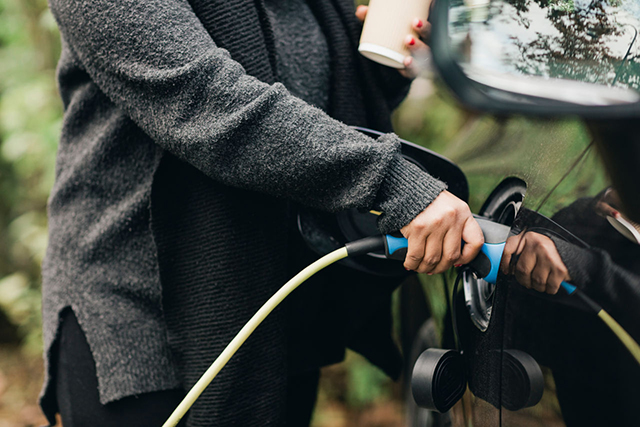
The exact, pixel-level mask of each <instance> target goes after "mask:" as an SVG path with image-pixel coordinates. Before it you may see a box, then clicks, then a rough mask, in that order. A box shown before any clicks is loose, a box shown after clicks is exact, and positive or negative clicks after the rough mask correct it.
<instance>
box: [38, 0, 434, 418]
mask: <svg viewBox="0 0 640 427" xmlns="http://www.w3.org/2000/svg"><path fill="white" fill-rule="evenodd" d="M198 3H199V2H197V1H193V2H191V4H190V3H187V2H185V1H183V0H162V1H161V0H145V1H130V0H116V1H106V0H93V1H80V0H52V1H51V9H52V11H53V13H54V16H55V18H56V20H57V22H58V24H59V27H60V30H61V34H62V39H63V51H62V56H61V58H60V63H59V69H58V79H59V85H60V92H61V96H62V99H63V103H64V107H65V120H64V124H63V130H62V135H61V140H60V146H59V152H58V157H57V164H56V182H55V185H54V188H53V190H52V194H51V197H50V202H49V225H50V240H49V247H48V248H47V254H46V258H45V262H44V264H43V330H44V339H45V355H46V356H47V358H46V360H47V366H48V356H49V355H50V351H51V349H52V344H53V343H54V342H55V337H56V332H57V327H58V316H59V314H60V312H61V310H62V309H64V308H65V307H71V308H72V309H73V311H74V313H75V314H76V316H77V318H78V322H79V324H80V325H81V327H82V329H83V331H84V332H85V334H86V337H87V341H88V343H89V346H90V347H91V350H92V353H93V356H94V359H95V362H96V370H97V373H98V383H99V392H100V398H101V401H102V402H103V403H107V402H111V401H114V400H117V399H119V398H122V397H124V396H130V395H135V394H140V393H145V392H150V391H156V390H162V389H170V388H177V387H184V388H188V387H190V385H191V384H192V383H193V382H194V378H196V376H197V374H196V373H197V372H200V373H201V372H202V369H201V367H202V366H201V365H204V364H205V363H207V362H210V361H211V360H212V358H213V357H214V356H215V354H217V352H218V351H219V349H220V348H221V346H223V345H224V344H226V342H228V339H229V337H230V336H232V335H233V333H235V332H236V331H237V329H239V326H241V324H242V323H243V322H244V321H246V320H248V316H250V314H252V313H253V312H254V311H255V309H256V308H257V307H259V306H260V304H261V303H262V302H264V300H266V298H268V296H270V295H271V294H272V293H273V292H275V290H276V289H277V288H278V287H279V286H280V285H281V284H282V283H283V281H284V280H285V279H286V275H287V273H288V272H287V263H286V256H285V254H286V252H287V245H288V239H289V237H288V236H289V235H288V233H287V221H288V220H289V216H288V215H289V212H290V211H289V207H288V202H287V201H295V202H297V203H300V204H303V205H305V206H310V207H315V208H318V209H322V210H325V211H333V212H335V211H340V210H344V209H349V208H360V209H371V208H373V207H377V208H379V209H382V210H383V215H382V216H381V220H380V227H381V229H382V230H383V231H390V230H393V229H398V228H400V227H402V226H404V225H406V223H408V221H410V219H411V218H413V217H415V216H416V215H417V214H418V213H419V212H420V211H422V210H423V209H424V208H425V207H426V206H427V205H428V204H429V203H430V202H431V201H432V200H433V199H434V198H435V197H436V196H437V195H438V194H439V193H440V191H442V190H443V189H444V188H445V185H444V184H443V183H441V182H439V181H437V180H435V179H434V178H432V177H431V176H429V175H428V174H426V173H423V172H421V171H418V170H417V168H416V167H414V166H412V165H411V164H410V163H408V162H406V161H404V160H402V159H401V157H400V155H399V141H398V139H397V137H395V136H394V135H391V134H389V135H386V136H383V137H381V138H380V139H379V140H377V141H373V140H371V139H369V138H367V137H365V136H363V135H361V134H359V133H357V132H355V131H353V130H351V129H350V128H348V127H347V126H345V124H344V123H342V122H340V121H338V120H335V119H334V118H332V117H330V116H329V115H327V114H326V113H325V112H323V111H322V110H320V109H318V108H315V107H312V106H310V105H309V104H308V103H306V102H304V101H303V100H301V99H300V98H298V97H295V96H293V95H291V94H290V93H289V91H288V90H287V89H286V88H285V87H284V86H283V85H282V84H280V83H275V81H277V79H278V77H277V76H278V73H277V68H278V67H280V68H282V67H286V64H282V65H278V66H276V63H277V61H278V60H277V59H276V57H277V53H276V50H275V46H276V43H275V38H274V34H277V31H273V29H272V28H271V25H270V23H269V22H266V21H265V19H266V16H267V15H268V12H267V9H266V8H265V5H264V4H263V3H262V2H259V1H258V2H253V1H247V0H245V1H242V0H224V1H222V0H220V1H210V2H200V3H202V5H201V6H202V7H198ZM348 3H350V2H336V1H326V2H324V1H318V2H312V3H311V4H310V7H311V10H312V11H313V13H314V16H315V17H316V18H317V20H318V23H319V25H320V27H321V28H322V31H323V33H324V34H325V36H326V37H327V43H328V49H329V52H330V55H331V58H332V61H331V64H330V65H331V76H330V90H329V99H328V112H329V113H330V114H331V115H332V116H334V117H337V118H339V119H340V120H342V121H343V122H345V123H348V124H358V125H369V126H371V127H378V128H383V130H388V125H389V117H388V113H389V111H390V109H391V108H392V107H393V106H394V104H395V103H396V102H397V100H398V93H400V92H403V89H404V88H403V86H402V84H401V83H400V82H399V81H398V79H395V80H394V79H393V78H391V80H389V78H390V77H389V75H388V74H385V71H384V70H380V69H379V67H377V66H374V65H372V64H369V65H367V64H366V63H365V62H363V60H362V59H360V58H357V57H356V54H355V49H354V44H355V43H356V42H355V41H354V40H353V34H354V31H355V30H354V29H356V28H357V21H356V20H355V18H354V17H353V4H348ZM354 21H355V22H354ZM345 22H346V23H347V24H345ZM205 24H206V25H205ZM216 24H220V25H218V26H217V27H216ZM261 28H262V29H264V31H260V29H261ZM243 37H244V38H243ZM223 48H224V49H223ZM337 51H340V52H342V53H341V54H340V55H337V56H338V57H337V58H336V57H334V53H335V52H337ZM280 58H282V56H281V57H280ZM355 58H357V59H355ZM363 64H365V65H363ZM360 72H362V75H363V77H362V79H363V80H362V81H360V80H357V79H356V77H354V76H358V75H359V74H358V73H360ZM354 81H355V82H356V84H355V85H354V84H353V82H354ZM363 81H365V83H363ZM383 81H386V82H388V81H393V82H394V84H389V85H388V86H387V87H385V88H384V89H380V88H378V89H375V88H376V87H379V86H380V84H381V82H383ZM345 82H347V84H348V86H345ZM363 85H364V86H369V87H370V88H371V90H368V91H363V87H362V86H363ZM390 88H394V89H396V90H393V91H392V90H391V89H390ZM372 97H373V98H372ZM369 101H370V102H369ZM385 127H387V129H384V128H385ZM203 289H209V290H211V291H212V292H211V293H203V292H202V290H203ZM163 293H164V295H163ZM225 293H226V294H225ZM382 293H383V294H384V295H387V294H389V291H388V289H384V290H383V292H382ZM225 295H226V296H225ZM163 297H164V298H163ZM190 315H193V316H195V318H193V319H192V320H193V323H192V324H191V326H193V325H196V326H199V327H194V328H190V327H188V324H187V323H185V322H188V320H189V317H188V316H190ZM283 316H284V314H283V313H282V312H280V314H278V313H275V314H274V316H273V317H272V318H271V319H268V320H267V322H266V323H265V324H264V325H263V326H261V328H260V329H259V330H258V331H256V335H255V337H252V339H251V340H250V341H249V342H247V344H246V347H244V348H243V349H242V350H241V351H240V352H239V353H238V355H237V356H236V357H235V360H234V361H232V362H231V364H230V366H229V367H228V368H225V369H227V371H226V372H227V374H224V375H226V377H224V375H223V377H224V378H222V379H221V381H220V383H219V384H218V385H217V387H219V388H213V389H211V391H208V392H209V393H212V394H211V395H212V396H213V397H212V398H211V401H215V402H222V404H221V405H219V406H215V407H214V409H213V410H214V411H219V412H217V414H218V415H219V418H218V419H219V420H220V422H221V425H232V424H235V423H236V421H234V419H231V418H229V419H227V421H228V423H225V422H224V420H225V418H223V417H224V416H225V415H224V414H228V413H229V412H228V411H229V409H230V407H229V406H228V405H226V403H229V402H236V403H235V405H236V406H237V405H238V403H237V402H242V400H241V396H245V398H246V396H248V394H247V393H248V392H249V391H252V392H253V393H255V394H256V395H260V396H263V399H262V400H260V401H258V402H253V403H252V404H246V402H247V401H246V400H245V401H244V403H245V405H244V409H242V413H241V415H238V416H237V418H235V420H241V421H238V422H239V424H236V425H265V424H274V425H278V424H279V423H280V418H279V417H280V416H281V415H279V414H281V412H282V409H281V407H280V406H279V405H282V404H283V403H282V399H281V396H282V390H283V387H284V386H283V384H284V383H283V375H287V368H286V363H285V359H286V358H285V357H283V355H284V351H283V348H285V347H286V335H285V334H284V331H283V324H284V323H283V322H284V321H283V319H284V317H283ZM206 319H216V322H218V323H215V324H214V326H215V328H216V329H215V330H213V331H209V332H208V333H207V334H205V335H204V336H202V335H199V334H202V333H203V331H204V330H208V328H207V327H206V326H208V324H207V323H206V321H207V320H206ZM209 321H210V320H209ZM202 322H205V323H202ZM212 338H214V340H213V341H212V340H211V339H212ZM178 339H184V340H186V341H187V342H188V343H190V347H189V348H186V349H185V351H186V352H191V353H189V354H185V353H184V352H181V351H180V349H178V348H177V346H176V342H178V341H177V340H178ZM252 342H253V344H252ZM196 348H201V349H202V352H201V353H199V352H196V351H195V350H193V349H196ZM192 350H193V351H192ZM187 360H195V361H198V364H196V365H190V367H189V369H185V368H184V367H185V364H186V361H187ZM234 363H237V364H238V365H237V366H236V368H234V367H233V366H234ZM247 366H252V367H254V371H253V373H252V374H247V370H246V367H247ZM47 374H50V372H49V370H48V368H47ZM225 378H226V379H225ZM48 385H50V383H49V382H48V380H47V381H45V388H44V390H43V392H44V395H43V398H42V400H41V404H42V406H43V409H44V410H45V413H46V414H47V416H48V418H49V420H50V421H51V422H53V418H52V415H53V413H55V411H56V409H57V408H56V405H55V399H54V398H53V397H54V396H52V395H51V393H50V387H48ZM245 392H246V393H245ZM234 399H235V400H234ZM225 402H226V403H225ZM234 408H235V409H238V408H237V407H234ZM232 409H233V408H232ZM238 410H240V409H238ZM194 414H195V408H194V412H193V413H192V418H193V420H194V421H193V422H194V424H192V425H194V426H195V425H198V424H197V419H198V416H197V415H194ZM227 416H229V415H227ZM243 417H245V418H243ZM202 419H203V420H204V416H203V418H202ZM189 422H190V423H191V422H192V421H191V418H190V421H189ZM203 422H204V421H203Z"/></svg>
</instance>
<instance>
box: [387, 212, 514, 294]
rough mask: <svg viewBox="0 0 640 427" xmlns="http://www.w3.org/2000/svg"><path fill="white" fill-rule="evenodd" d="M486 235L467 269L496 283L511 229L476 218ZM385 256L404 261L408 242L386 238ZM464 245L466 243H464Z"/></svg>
mask: <svg viewBox="0 0 640 427" xmlns="http://www.w3.org/2000/svg"><path fill="white" fill-rule="evenodd" d="M474 217H475V219H476V221H477V222H478V225H480V229H481V230H482V233H483V235H484V244H483V245H482V249H481V250H480V253H479V254H478V256H476V258H475V259H474V260H473V261H471V262H470V263H469V264H467V265H466V267H468V268H470V269H471V270H472V271H473V273H474V274H475V275H476V277H478V278H479V279H484V280H486V281H487V282H489V283H495V282H496V279H497V277H498V269H499V267H500V260H501V259H502V251H503V250H504V245H505V243H506V241H507V237H509V230H510V228H509V227H508V226H506V225H503V224H499V223H497V222H493V221H489V220H488V219H485V218H482V217H479V216H474ZM384 237H385V239H384V248H385V254H386V256H387V258H389V259H395V260H399V261H404V258H405V257H406V256H407V246H408V244H409V242H408V240H407V239H406V238H404V237H399V236H397V235H395V234H387V235H386V236H384ZM463 244H464V242H463Z"/></svg>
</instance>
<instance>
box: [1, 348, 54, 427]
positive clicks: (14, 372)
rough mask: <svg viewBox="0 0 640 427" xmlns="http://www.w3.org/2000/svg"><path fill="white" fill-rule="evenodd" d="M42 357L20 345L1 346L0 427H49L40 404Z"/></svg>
mask: <svg viewBox="0 0 640 427" xmlns="http://www.w3.org/2000/svg"><path fill="white" fill-rule="evenodd" d="M41 384H42V358H41V357H40V356H36V355H27V354H24V352H23V351H22V350H21V349H20V348H19V347H18V346H13V345H12V346H2V347H0V427H30V426H42V425H46V420H45V418H44V417H43V416H42V414H41V412H40V408H39V407H38V405H37V398H38V393H39V392H40V386H41Z"/></svg>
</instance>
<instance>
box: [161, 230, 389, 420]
mask: <svg viewBox="0 0 640 427" xmlns="http://www.w3.org/2000/svg"><path fill="white" fill-rule="evenodd" d="M384 244H385V243H384V240H383V237H382V236H377V237H367V238H365V239H361V240H357V241H355V242H351V243H347V244H346V245H345V246H344V247H342V248H340V249H337V250H335V251H333V252H331V253H329V254H327V255H325V256H323V257H322V258H320V259H319V260H317V261H316V262H314V263H313V264H311V265H309V266H308V267H306V268H305V269H304V270H302V271H301V272H300V273H298V274H296V275H295V276H294V277H293V278H292V279H291V280H289V281H288V282H287V283H285V284H284V286H282V287H281V288H280V290H278V292H276V293H275V294H274V295H273V296H272V297H271V298H269V300H268V301H267V302H266V303H264V305H263V306H262V307H261V308H260V310H258V311H257V312H256V314H254V315H253V317H252V318H251V319H250V320H249V321H248V322H247V323H246V324H245V325H244V326H243V327H242V329H240V332H238V334H237V335H236V336H235V337H234V338H233V340H231V342H230V343H229V344H228V345H227V347H226V348H225V349H224V350H223V351H222V353H220V355H219V356H218V358H217V359H216V360H215V361H214V362H213V363H212V364H211V366H209V369H207V371H206V372H205V373H204V374H203V375H202V377H200V379H199V380H198V382H196V383H195V385H194V386H193V387H192V388H191V390H189V393H187V395H186V396H185V397H184V399H182V402H180V404H179V405H178V407H177V408H176V409H175V410H174V411H173V413H172V414H171V415H170V416H169V418H168V419H167V421H165V423H164V424H163V425H162V427H175V426H176V425H177V424H178V423H179V422H180V420H181V419H182V417H184V414H186V413H187V411H188V410H189V409H190V408H191V406H192V405H193V404H194V403H195V401H196V400H197V399H198V397H200V395H201V394H202V392H203V391H204V390H205V389H206V388H207V386H208V385H209V384H210V383H211V381H213V379H214V378H215V377H216V375H218V372H220V370H221V369H222V368H224V366H225V365H226V364H227V362H229V360H230V359H231V357H232V356H233V355H234V354H235V353H236V351H238V349H239V348H240V346H242V344H244V342H245V341H246V340H247V338H249V336H250V335H251V334H252V333H253V331H255V329H256V328H257V327H258V326H259V325H260V324H261V323H262V321H263V320H264V319H266V317H267V316H268V315H269V314H270V313H271V312H272V311H273V310H274V309H275V308H276V307H277V306H278V305H279V304H280V303H281V302H282V301H283V300H284V299H285V298H286V297H287V296H288V295H289V294H290V293H291V292H293V291H294V290H295V289H296V288H297V287H298V286H300V285H301V284H302V283H304V282H305V281H306V280H307V279H308V278H310V277H311V276H313V275H314V274H316V273H317V272H319V271H321V270H323V269H324V268H326V267H328V266H330V265H331V264H333V263H335V262H337V261H340V260H341V259H343V258H346V257H348V256H357V255H362V254H366V253H369V252H375V251H377V250H380V249H383V248H384Z"/></svg>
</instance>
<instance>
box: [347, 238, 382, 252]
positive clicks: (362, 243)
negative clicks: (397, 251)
mask: <svg viewBox="0 0 640 427" xmlns="http://www.w3.org/2000/svg"><path fill="white" fill-rule="evenodd" d="M344 247H345V248H347V253H348V254H349V256H350V257H352V256H358V255H365V254H368V253H369V252H377V251H380V250H384V236H371V237H365V238H364V239H360V240H356V241H354V242H349V243H347V244H346V245H344Z"/></svg>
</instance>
